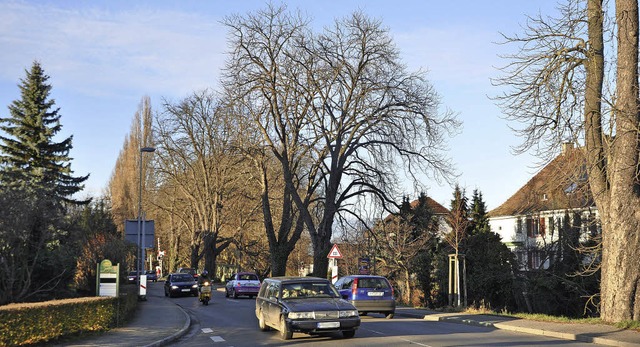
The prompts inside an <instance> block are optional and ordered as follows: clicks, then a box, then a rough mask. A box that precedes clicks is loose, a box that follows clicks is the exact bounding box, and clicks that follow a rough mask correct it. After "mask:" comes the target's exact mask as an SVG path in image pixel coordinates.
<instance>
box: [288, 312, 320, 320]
mask: <svg viewBox="0 0 640 347" xmlns="http://www.w3.org/2000/svg"><path fill="white" fill-rule="evenodd" d="M289 318H291V319H314V318H315V314H313V312H289Z"/></svg>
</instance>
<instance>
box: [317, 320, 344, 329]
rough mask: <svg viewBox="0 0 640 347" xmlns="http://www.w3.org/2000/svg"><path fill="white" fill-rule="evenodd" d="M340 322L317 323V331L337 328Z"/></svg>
mask: <svg viewBox="0 0 640 347" xmlns="http://www.w3.org/2000/svg"><path fill="white" fill-rule="evenodd" d="M339 327H340V322H318V329H329V328H339Z"/></svg>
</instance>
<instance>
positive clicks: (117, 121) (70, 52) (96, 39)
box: [0, 0, 555, 210]
mask: <svg viewBox="0 0 640 347" xmlns="http://www.w3.org/2000/svg"><path fill="white" fill-rule="evenodd" d="M282 3H284V4H286V5H287V6H288V8H289V9H291V10H296V9H298V10H300V11H302V12H303V13H305V14H307V15H308V16H309V17H310V18H311V19H312V22H313V25H314V26H316V27H317V28H319V30H320V29H321V28H322V27H323V26H326V25H329V24H331V23H332V22H333V21H334V19H336V18H342V17H345V16H348V15H349V14H351V13H353V12H354V11H362V12H364V13H365V14H367V15H368V16H370V17H372V18H376V19H379V20H381V21H382V23H383V25H384V26H385V27H387V28H389V31H390V35H391V36H392V38H393V40H394V43H395V44H396V46H397V48H398V49H399V51H400V54H401V59H402V61H403V62H404V63H405V64H406V65H407V67H408V69H409V70H410V71H417V70H424V71H427V79H428V80H429V82H430V83H431V84H432V85H433V86H434V87H435V89H436V90H437V92H438V93H439V95H440V97H441V101H442V107H443V110H444V109H445V108H446V109H450V110H451V111H453V112H456V113H457V115H458V119H459V120H460V121H461V122H462V123H463V126H462V128H461V131H460V132H459V133H458V134H457V135H456V136H455V137H454V138H452V139H450V140H449V142H448V146H447V147H448V149H449V150H448V153H447V155H448V156H449V157H450V158H451V159H452V162H453V163H454V165H455V167H456V172H457V173H458V177H457V178H456V179H454V182H457V183H458V184H459V185H460V187H462V188H464V189H465V190H466V192H467V196H468V197H470V196H471V195H472V192H473V191H474V190H475V189H477V190H479V191H480V192H481V193H482V195H483V198H484V201H485V202H486V203H487V208H488V209H489V210H491V209H494V208H496V207H498V206H499V205H500V204H502V203H503V202H505V201H506V200H507V199H508V198H509V197H510V196H511V195H513V194H514V193H515V192H516V191H517V190H518V189H519V188H520V187H521V186H523V185H524V184H525V183H526V182H527V181H528V180H529V179H530V178H531V177H532V176H533V175H534V174H535V173H536V172H537V171H538V170H539V169H540V168H539V166H537V164H538V162H539V161H538V160H537V159H536V158H535V157H533V156H531V155H529V154H522V155H514V154H513V151H512V147H514V146H517V145H519V144H520V143H521V139H520V138H518V137H517V136H516V135H515V133H513V131H512V130H510V128H509V125H514V124H510V123H508V121H507V120H505V119H504V118H503V114H502V113H501V111H500V109H499V108H498V106H497V105H496V104H495V102H494V101H493V100H491V99H490V96H495V95H497V94H498V93H499V91H500V90H499V89H497V87H494V86H492V84H491V78H496V77H498V76H499V71H498V69H497V68H498V67H500V66H504V65H505V64H506V63H507V61H506V60H504V59H502V58H500V55H501V54H504V53H508V52H509V51H511V52H513V50H515V49H516V48H517V47H516V46H505V45H499V44H498V42H501V41H502V36H501V33H504V34H508V35H511V34H516V33H522V26H523V25H524V24H525V23H526V16H527V15H529V16H537V15H538V14H539V13H541V14H543V15H552V14H553V13H555V1H551V0H544V1H543V0H540V1H532V0H491V1H468V0H447V1H442V0H415V1H414V0H411V1H410V0H395V1H388V0H387V1H383V0H353V1H350V0H337V1H335V0H323V1H303V0H299V1H284V2H279V1H273V4H275V5H279V4H282ZM267 4H268V2H265V1H253V0H243V1H228V0H208V1H204V0H202V1H195V0H180V1H164V0H149V1H145V0H141V1H140V0H138V1H130V0H125V1H120V0H109V1H107V0H94V1H89V0H76V1H68V0H58V1H14V0H0V118H6V117H9V111H8V108H7V107H8V106H9V105H10V104H11V102H12V101H13V100H16V99H19V98H20V91H19V88H18V84H19V83H20V80H21V79H23V78H25V76H26V73H25V70H28V69H29V68H30V67H31V65H32V63H33V61H36V60H37V61H39V62H40V64H41V65H42V67H43V69H44V71H45V73H46V74H47V75H49V76H50V79H49V81H48V82H49V83H50V84H51V85H52V87H53V89H52V92H51V95H50V97H51V98H53V99H55V102H56V106H57V107H59V108H60V112H59V114H60V115H61V123H62V126H63V129H62V131H61V132H60V134H59V136H60V138H63V137H68V136H73V149H72V150H71V153H70V156H71V157H72V158H73V161H72V163H71V168H72V170H73V171H74V175H75V176H81V175H86V174H90V178H89V180H88V181H87V182H86V184H85V191H84V194H86V195H87V196H99V195H101V194H103V192H104V189H105V188H106V187H107V185H108V182H109V179H110V177H111V174H112V172H113V168H114V166H115V162H116V159H117V158H118V155H119V153H120V151H121V149H122V147H123V144H124V140H125V138H126V137H127V135H128V133H129V131H130V129H131V124H132V121H133V117H134V114H135V112H136V110H137V109H138V105H139V104H140V102H141V100H142V98H143V97H144V96H149V97H150V98H151V103H152V107H153V109H154V110H155V111H159V110H160V109H161V104H162V102H163V101H164V100H167V101H170V102H176V101H179V100H181V99H183V98H184V97H186V96H188V95H189V94H190V93H192V92H194V91H199V90H202V89H204V88H213V89H215V88H216V87H217V84H218V79H219V77H220V72H221V69H222V67H223V65H224V62H225V59H226V52H227V49H228V46H227V41H226V35H227V30H226V28H225V27H224V26H223V25H221V23H220V22H221V20H222V19H224V18H225V17H226V16H230V15H236V14H237V15H244V14H247V13H249V12H252V11H256V10H259V9H263V8H265V7H266V6H267ZM423 183H424V184H425V185H427V186H428V187H429V188H428V190H427V191H426V193H427V195H428V196H430V197H431V198H433V199H434V200H436V201H437V202H439V203H440V204H442V205H443V206H445V207H449V206H450V201H451V199H452V194H453V187H451V186H450V185H448V184H446V183H444V182H440V183H439V182H433V181H431V182H429V181H428V182H423ZM411 187H412V186H411V185H410V184H406V188H405V189H406V191H405V194H406V195H408V196H410V197H416V196H417V192H414V191H413V190H412V188H411Z"/></svg>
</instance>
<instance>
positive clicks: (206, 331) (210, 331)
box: [202, 328, 213, 334]
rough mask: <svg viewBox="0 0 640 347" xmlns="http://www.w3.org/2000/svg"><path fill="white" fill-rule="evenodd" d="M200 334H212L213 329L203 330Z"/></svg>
mask: <svg viewBox="0 0 640 347" xmlns="http://www.w3.org/2000/svg"><path fill="white" fill-rule="evenodd" d="M202 332H203V333H205V334H209V333H212V332H213V329H211V328H203V329H202Z"/></svg>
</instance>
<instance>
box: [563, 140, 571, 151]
mask: <svg viewBox="0 0 640 347" xmlns="http://www.w3.org/2000/svg"><path fill="white" fill-rule="evenodd" d="M572 149H573V142H571V141H566V142H563V143H562V154H567V153H569V151H570V150H572Z"/></svg>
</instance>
